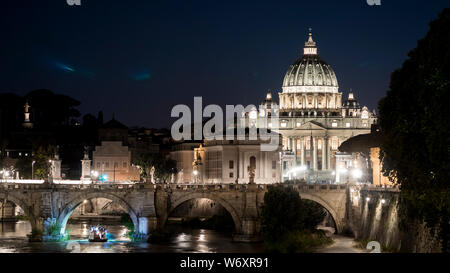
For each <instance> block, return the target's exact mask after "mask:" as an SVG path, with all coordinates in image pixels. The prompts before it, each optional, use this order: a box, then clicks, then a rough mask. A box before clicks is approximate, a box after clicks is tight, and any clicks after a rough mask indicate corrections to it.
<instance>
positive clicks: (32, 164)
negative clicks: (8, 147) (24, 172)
mask: <svg viewBox="0 0 450 273" xmlns="http://www.w3.org/2000/svg"><path fill="white" fill-rule="evenodd" d="M34 163H36V160H33V162H31V180H34Z"/></svg>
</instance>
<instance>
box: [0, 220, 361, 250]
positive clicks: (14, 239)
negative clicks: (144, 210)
mask: <svg viewBox="0 0 450 273" xmlns="http://www.w3.org/2000/svg"><path fill="white" fill-rule="evenodd" d="M90 225H91V224H89V223H87V222H83V221H81V222H77V223H73V224H70V225H68V229H69V233H70V235H71V237H70V239H71V240H69V241H67V242H45V243H30V242H28V238H27V236H26V235H27V234H30V233H31V225H30V223H29V222H28V221H19V222H17V223H0V253H58V252H59V253H69V252H82V253H127V252H147V253H262V252H264V248H263V245H262V243H251V244H250V243H237V242H233V241H232V234H231V233H228V232H222V231H220V232H219V231H214V230H206V229H187V228H181V227H173V229H174V232H173V235H171V236H170V237H169V239H168V240H167V241H166V242H164V243H159V244H156V243H146V242H145V243H132V242H130V240H129V239H128V238H127V237H126V236H125V234H126V233H127V231H128V230H127V228H126V227H125V226H123V225H121V224H119V223H110V224H103V226H105V227H106V228H107V230H108V233H109V234H110V235H111V236H113V237H114V238H113V239H110V240H108V242H106V243H90V242H88V240H87V238H88V235H89V231H88V229H89V226H90ZM334 241H335V242H334V244H333V245H331V246H328V247H326V248H323V249H319V250H318V251H317V252H325V253H343V252H344V253H345V252H347V253H348V252H362V251H361V250H358V249H356V248H354V247H353V246H352V242H353V240H352V239H351V238H348V237H342V236H335V237H334Z"/></svg>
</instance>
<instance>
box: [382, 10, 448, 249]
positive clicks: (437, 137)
mask: <svg viewBox="0 0 450 273" xmlns="http://www.w3.org/2000/svg"><path fill="white" fill-rule="evenodd" d="M449 29H450V9H444V10H443V11H442V12H441V13H440V14H439V16H438V19H437V20H435V21H433V22H431V23H430V29H429V31H428V33H427V34H426V36H425V38H423V39H421V40H419V41H418V44H417V47H416V48H415V49H413V50H412V51H411V52H410V53H409V54H408V56H409V58H408V59H407V60H406V61H405V62H404V63H403V65H402V67H401V68H400V69H398V70H396V71H394V72H393V73H392V75H391V82H390V89H389V90H388V92H387V96H386V97H385V98H383V99H382V100H381V101H380V102H379V110H380V118H379V123H380V127H381V131H382V134H383V142H382V145H381V153H380V159H381V160H382V162H383V172H384V174H385V175H389V176H390V178H391V180H392V181H394V182H396V183H398V184H399V185H400V188H401V192H400V213H401V222H402V223H403V225H404V224H405V223H407V222H408V221H411V220H419V221H425V223H426V224H427V225H428V226H429V227H430V228H434V227H436V226H437V227H439V230H440V233H439V236H440V238H441V239H442V247H443V249H442V250H443V251H444V252H447V251H448V242H449V234H450V223H449V222H450V191H449V177H450V155H449V152H450V123H449V121H448V118H449V117H450V107H449V106H448V102H450V32H449V31H448V30H449Z"/></svg>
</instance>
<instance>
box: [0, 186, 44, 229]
mask: <svg viewBox="0 0 450 273" xmlns="http://www.w3.org/2000/svg"><path fill="white" fill-rule="evenodd" d="M0 200H7V201H11V202H13V203H14V204H16V205H17V206H19V207H20V208H21V209H22V210H23V212H24V213H25V215H26V216H28V219H29V221H30V224H31V228H32V229H35V228H37V225H38V223H37V222H36V221H37V219H36V217H35V216H34V213H33V211H32V210H31V208H30V206H28V204H27V202H25V201H24V200H23V199H22V198H20V197H17V196H15V195H14V194H11V193H5V192H0Z"/></svg>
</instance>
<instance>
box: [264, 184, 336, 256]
mask: <svg viewBox="0 0 450 273" xmlns="http://www.w3.org/2000/svg"><path fill="white" fill-rule="evenodd" d="M325 215H326V213H325V211H324V209H323V208H322V207H321V206H320V205H319V204H316V203H315V202H312V201H308V200H302V199H301V198H300V195H299V193H298V192H297V191H296V190H295V189H294V188H292V187H291V186H290V187H284V186H271V187H269V189H268V191H267V192H266V194H265V195H264V206H263V208H262V233H263V238H264V245H265V248H266V249H267V250H268V251H270V252H280V253H292V252H311V251H312V250H313V249H314V248H316V247H319V246H322V245H324V244H328V243H331V242H332V240H331V238H328V237H327V236H326V235H325V233H324V232H323V231H319V230H316V227H317V225H318V224H319V223H320V222H321V221H322V220H323V219H324V217H325Z"/></svg>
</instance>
